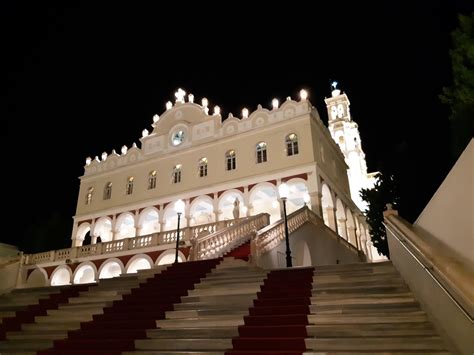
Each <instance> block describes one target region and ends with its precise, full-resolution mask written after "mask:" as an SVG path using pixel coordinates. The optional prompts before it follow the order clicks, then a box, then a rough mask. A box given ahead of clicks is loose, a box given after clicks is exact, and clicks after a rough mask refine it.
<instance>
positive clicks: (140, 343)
mask: <svg viewBox="0 0 474 355" xmlns="http://www.w3.org/2000/svg"><path fill="white" fill-rule="evenodd" d="M135 348H136V349H137V350H226V349H231V348H232V339H230V338H228V339H219V338H215V337H212V338H208V339H183V338H178V339H138V340H135Z"/></svg>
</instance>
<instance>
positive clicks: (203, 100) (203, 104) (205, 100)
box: [201, 97, 209, 115]
mask: <svg viewBox="0 0 474 355" xmlns="http://www.w3.org/2000/svg"><path fill="white" fill-rule="evenodd" d="M201 105H202V107H203V108H204V113H205V114H206V115H208V114H209V107H207V106H208V105H209V101H208V100H207V99H206V98H205V97H203V98H202V100H201Z"/></svg>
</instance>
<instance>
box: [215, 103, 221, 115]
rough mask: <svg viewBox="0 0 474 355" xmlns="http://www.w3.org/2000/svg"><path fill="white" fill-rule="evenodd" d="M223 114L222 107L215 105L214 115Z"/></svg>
mask: <svg viewBox="0 0 474 355" xmlns="http://www.w3.org/2000/svg"><path fill="white" fill-rule="evenodd" d="M220 114H221V108H220V107H219V106H217V105H216V106H214V115H220Z"/></svg>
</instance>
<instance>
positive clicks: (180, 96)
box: [174, 88, 186, 103]
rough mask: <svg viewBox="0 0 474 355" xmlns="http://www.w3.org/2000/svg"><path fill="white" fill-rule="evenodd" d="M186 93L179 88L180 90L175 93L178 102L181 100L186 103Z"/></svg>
mask: <svg viewBox="0 0 474 355" xmlns="http://www.w3.org/2000/svg"><path fill="white" fill-rule="evenodd" d="M185 95H186V91H184V90H183V89H181V88H179V89H178V91H176V92H175V93H174V96H175V97H176V102H181V103H184V96H185Z"/></svg>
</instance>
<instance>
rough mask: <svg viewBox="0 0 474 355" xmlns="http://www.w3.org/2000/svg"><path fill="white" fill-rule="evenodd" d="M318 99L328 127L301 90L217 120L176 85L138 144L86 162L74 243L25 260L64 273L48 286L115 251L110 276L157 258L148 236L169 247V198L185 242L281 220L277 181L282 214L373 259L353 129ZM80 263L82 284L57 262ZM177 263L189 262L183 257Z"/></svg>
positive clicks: (346, 117) (95, 272)
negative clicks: (240, 225) (319, 227)
mask: <svg viewBox="0 0 474 355" xmlns="http://www.w3.org/2000/svg"><path fill="white" fill-rule="evenodd" d="M325 101H326V105H327V109H328V115H329V129H328V128H327V127H326V126H325V125H324V123H323V122H322V120H321V119H320V116H319V113H318V111H317V110H316V108H315V107H314V106H313V105H312V104H311V102H310V101H309V99H308V93H307V92H306V91H305V90H301V92H300V97H299V98H298V99H297V100H294V99H292V98H290V97H288V98H287V99H286V100H284V101H283V102H281V103H280V102H279V101H278V100H277V99H273V101H272V104H271V107H270V108H263V107H261V106H260V105H259V106H258V108H257V109H256V110H255V111H253V112H249V110H248V109H246V108H244V109H243V110H242V113H241V115H240V117H234V116H232V114H229V116H228V117H227V118H226V119H225V120H223V118H222V116H221V114H220V108H219V107H218V106H214V107H213V108H212V110H211V108H210V105H209V101H208V100H207V99H206V98H203V99H202V100H201V101H200V103H199V104H198V103H196V102H195V100H194V96H193V95H192V94H189V95H186V93H185V92H184V91H183V90H182V89H179V90H178V91H177V92H176V93H175V101H174V103H173V102H168V103H166V110H165V111H164V112H163V113H162V114H161V115H155V116H154V117H153V122H152V124H151V128H150V130H148V129H144V130H143V132H142V137H141V138H140V145H139V147H138V146H137V145H136V144H133V146H132V147H130V148H128V147H126V146H123V147H122V149H121V152H120V153H117V152H115V151H112V152H111V153H110V154H107V153H106V152H104V153H102V154H101V156H100V157H99V156H96V157H95V158H94V159H92V158H87V159H86V165H85V167H84V175H83V176H81V177H80V189H79V196H78V201H77V209H76V215H75V216H74V224H73V231H72V235H71V239H72V245H71V248H70V249H68V250H65V251H63V252H59V253H58V252H57V251H56V254H55V256H53V254H47V253H42V254H41V255H36V257H35V256H30V257H29V259H30V264H35V263H38V262H40V261H42V262H47V263H49V264H51V265H50V268H53V267H58V268H63V272H62V276H61V277H59V276H58V277H57V279H58V280H59V281H58V280H57V281H56V282H55V281H54V275H55V273H56V272H58V270H56V269H54V270H52V269H50V271H48V272H47V274H48V275H47V279H49V280H50V283H51V284H62V283H67V282H72V283H76V282H77V283H79V280H81V279H84V280H86V281H89V282H90V281H91V280H97V279H98V278H100V277H101V276H100V273H101V271H103V270H104V269H103V265H99V263H98V262H94V259H96V260H99V259H100V260H104V257H105V256H106V255H105V256H104V254H107V253H108V254H111V253H114V252H116V253H118V254H117V256H116V257H115V259H114V262H115V264H117V265H115V266H114V265H112V264H110V265H111V266H114V267H109V268H108V269H110V270H109V271H110V272H108V273H111V274H112V276H114V275H118V274H120V272H122V273H123V272H128V271H129V270H131V271H130V272H133V271H136V269H137V268H146V267H151V265H153V264H156V263H157V262H158V261H157V260H152V258H150V257H147V256H146V255H145V253H144V250H143V248H145V250H146V247H147V245H151V244H150V243H152V240H154V241H153V243H155V246H156V245H159V244H161V245H164V244H166V241H167V240H168V241H171V240H175V239H173V238H176V236H175V235H174V237H173V232H175V230H176V228H177V223H178V213H177V212H178V211H177V210H176V202H177V201H183V202H184V210H183V211H182V216H181V218H180V227H181V228H182V229H186V230H188V231H189V232H187V233H188V235H187V237H186V238H185V239H186V241H187V242H191V241H192V239H193V238H194V237H195V236H196V235H198V233H201V232H202V230H204V229H206V228H207V229H210V230H211V231H214V230H217V229H219V228H220V227H219V226H221V227H225V226H229V225H231V224H232V223H233V222H232V221H235V220H236V219H239V220H240V219H245V218H246V217H252V216H260V215H262V214H268V216H269V221H268V223H270V224H272V223H276V222H277V221H279V220H280V219H281V218H282V215H283V212H282V211H283V209H282V200H281V198H280V196H279V193H278V191H279V187H280V185H282V184H286V185H287V186H288V188H289V196H288V198H287V203H286V208H287V213H288V214H291V213H292V212H294V211H297V210H298V209H301V208H302V207H304V206H307V207H308V208H309V209H310V210H311V211H312V212H313V213H314V214H315V215H317V216H319V217H320V218H321V220H322V221H324V224H325V225H326V226H327V227H329V228H330V229H331V230H332V231H333V232H334V233H336V234H337V235H338V236H339V237H340V238H342V239H344V240H346V241H347V242H348V243H349V244H351V245H352V246H353V247H354V248H355V249H357V250H359V251H360V252H361V253H363V254H365V255H366V256H367V259H368V260H376V259H377V257H378V256H377V253H376V251H375V249H374V248H373V246H372V243H371V242H370V236H369V231H368V226H367V224H366V221H365V218H364V216H363V213H362V211H361V208H363V207H364V204H363V202H362V201H360V198H358V194H359V192H358V191H359V190H360V188H362V187H365V188H370V187H371V186H373V183H374V181H373V174H367V167H366V162H365V155H364V153H363V151H362V148H361V142H360V136H359V132H358V127H357V124H356V123H355V122H353V121H352V119H351V116H350V112H349V104H350V103H349V100H348V98H347V96H346V95H345V94H344V93H341V92H340V91H339V90H337V89H336V88H334V90H333V91H332V96H331V97H330V98H327V99H326V100H325ZM203 226H204V227H203ZM206 226H207V227H206ZM153 238H154V239H153ZM167 238H168V239H167ZM85 240H86V242H85ZM157 240H159V241H157ZM147 243H148V244H147ZM86 244H87V245H86ZM169 246H170V245H168V247H169ZM139 247H141V248H142V249H141V250H140V253H141V255H142V256H141V257H138V256H137V255H134V256H133V255H132V256H131V255H130V252H132V250H131V249H135V248H139ZM155 249H156V248H155ZM158 249H159V248H158ZM125 250H128V252H126V251H125ZM150 250H151V249H150ZM127 253H128V254H127ZM133 253H135V254H137V253H138V252H137V251H134V252H132V254H133ZM127 255H128V256H127ZM79 256H81V260H83V261H84V260H86V259H87V262H86V264H87V263H88V264H87V265H88V266H87V265H86V264H84V265H83V266H84V267H85V266H87V267H85V269H84V272H85V271H87V270H88V271H87V272H88V273H89V274H91V276H90V277H85V278H84V277H82V276H80V275H79V276H78V275H77V272H78V270H77V269H78V268H75V270H74V271H72V270H66V269H67V265H60V266H57V265H56V262H57V261H62V262H63V263H64V260H66V261H67V262H69V263H70V262H71V260H70V259H72V258H78V257H79ZM109 256H110V257H112V255H109ZM125 256H126V260H125V261H124V260H123V257H125ZM173 256H174V255H173V253H172V252H171V251H170V252H169V253H168V254H167V257H165V258H162V259H160V263H167V262H172V261H173V260H174V258H173ZM162 257H163V255H162ZM179 257H180V259H181V260H183V259H186V258H189V257H190V256H189V255H186V253H184V254H183V253H181V252H180V255H179ZM121 258H122V259H121ZM132 261H134V264H133V265H131V266H130V263H131V262H132ZM49 264H48V265H49ZM79 269H80V268H79ZM86 269H87V270H86ZM108 273H107V272H103V277H110V275H108ZM43 274H44V272H43ZM76 276H77V277H76ZM83 276H84V275H83ZM76 279H77V281H75V280H76ZM84 282H85V281H84Z"/></svg>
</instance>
